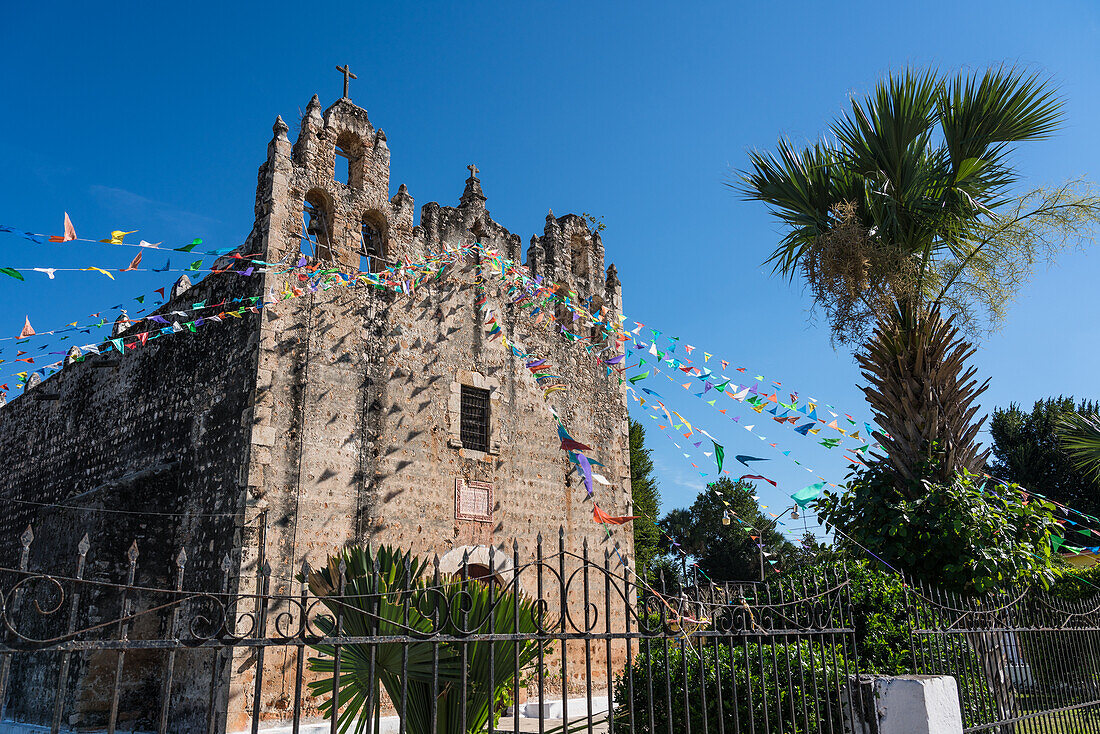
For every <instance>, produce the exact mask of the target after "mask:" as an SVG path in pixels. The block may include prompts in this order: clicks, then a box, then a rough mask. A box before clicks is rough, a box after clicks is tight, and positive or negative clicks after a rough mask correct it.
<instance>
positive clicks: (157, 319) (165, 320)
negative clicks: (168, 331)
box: [149, 316, 168, 324]
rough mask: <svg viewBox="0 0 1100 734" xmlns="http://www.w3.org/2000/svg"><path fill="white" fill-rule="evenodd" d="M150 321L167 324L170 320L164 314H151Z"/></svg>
mask: <svg viewBox="0 0 1100 734" xmlns="http://www.w3.org/2000/svg"><path fill="white" fill-rule="evenodd" d="M149 320H150V321H156V322H157V323H158V324H167V323H168V321H167V319H165V318H164V317H163V316H150V317H149Z"/></svg>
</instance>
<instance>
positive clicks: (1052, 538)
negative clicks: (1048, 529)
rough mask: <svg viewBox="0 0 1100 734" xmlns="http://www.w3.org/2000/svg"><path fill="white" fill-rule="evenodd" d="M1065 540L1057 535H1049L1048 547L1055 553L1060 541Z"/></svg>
mask: <svg viewBox="0 0 1100 734" xmlns="http://www.w3.org/2000/svg"><path fill="white" fill-rule="evenodd" d="M1065 542H1066V541H1065V538H1060V537H1058V536H1057V535H1051V536H1050V549H1051V550H1052V551H1054V552H1055V553H1057V552H1058V549H1059V548H1061V547H1062V543H1065Z"/></svg>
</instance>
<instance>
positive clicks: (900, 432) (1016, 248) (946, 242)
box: [740, 67, 1100, 499]
mask: <svg viewBox="0 0 1100 734" xmlns="http://www.w3.org/2000/svg"><path fill="white" fill-rule="evenodd" d="M1061 121H1062V101H1061V99H1060V98H1059V97H1058V95H1057V93H1056V91H1055V90H1054V89H1053V88H1052V86H1051V85H1050V83H1049V82H1048V81H1045V80H1043V79H1041V78H1039V76H1038V75H1036V74H1029V73H1026V72H1024V71H1021V70H1019V69H1016V68H1005V67H1000V68H992V69H989V70H987V71H985V72H982V73H968V72H959V73H954V74H941V73H939V72H938V71H936V70H927V71H913V70H908V71H905V72H904V73H901V74H891V75H889V76H888V77H887V78H886V79H884V80H882V81H880V82H879V83H878V84H877V85H876V87H875V90H874V92H873V93H872V94H871V95H869V96H868V97H867V98H866V99H863V100H859V99H853V100H852V103H851V110H850V112H849V113H847V114H845V115H843V116H842V117H841V118H840V119H838V120H837V121H836V122H835V123H834V124H833V125H832V126H831V128H830V132H831V133H832V136H831V137H830V138H828V139H822V140H821V141H819V142H817V143H815V144H813V145H811V146H809V147H806V148H803V149H801V150H800V149H798V148H797V147H796V146H794V145H793V144H792V143H791V142H789V141H787V140H780V142H779V144H778V150H777V152H776V153H775V154H766V153H760V152H754V153H752V154H751V165H750V169H749V170H748V171H745V172H742V174H741V183H740V189H741V191H742V192H743V193H744V194H745V195H746V196H747V198H749V199H752V200H758V201H762V202H764V203H765V204H767V205H768V206H769V207H770V209H771V211H772V212H773V213H774V214H775V215H776V217H777V218H778V219H779V220H780V222H782V224H783V226H784V229H785V230H786V234H785V236H784V237H783V239H782V240H781V242H780V243H779V246H778V247H777V248H776V249H775V251H774V252H773V253H772V255H771V257H770V258H769V262H771V263H772V264H773V265H774V267H775V270H776V271H777V272H778V273H780V274H782V275H784V276H786V277H788V278H791V279H793V278H794V277H795V276H796V275H801V276H802V278H803V279H804V280H805V282H806V284H807V286H808V287H809V290H810V292H811V294H812V296H813V299H814V303H815V306H816V307H817V308H819V309H820V310H821V311H823V312H824V313H825V315H826V316H827V317H828V320H829V325H830V328H831V330H832V334H833V337H834V339H835V340H836V341H837V342H839V343H841V344H848V343H852V344H856V345H858V348H857V353H858V362H859V365H860V367H861V369H862V372H863V375H864V377H865V378H866V379H867V380H868V382H869V383H870V384H869V386H868V387H865V388H864V392H865V394H866V396H867V398H868V401H869V403H870V405H871V408H872V410H873V412H874V414H875V418H876V420H877V421H878V424H879V425H880V426H881V427H882V428H883V431H882V432H881V433H876V435H875V437H876V438H877V439H878V441H879V442H880V443H881V444H882V446H883V448H884V449H885V454H884V455H880V456H878V457H876V458H877V460H878V461H880V462H882V463H884V464H886V465H887V466H888V467H889V468H890V469H891V472H892V474H893V476H894V478H895V480H896V481H895V487H896V489H897V490H898V491H900V492H902V493H903V494H906V495H907V496H908V498H909V499H915V498H916V497H917V496H918V495H919V493H920V491H921V490H920V487H921V486H922V485H921V484H920V482H919V480H920V479H923V478H926V477H927V478H930V479H933V480H935V481H937V482H940V483H950V482H953V481H954V479H955V475H956V474H957V473H959V472H960V471H962V470H970V471H972V472H977V471H979V470H981V469H982V468H983V466H984V464H985V453H984V452H982V451H981V450H980V449H979V447H978V444H977V440H976V439H977V434H978V431H979V430H980V426H981V422H982V421H981V420H977V421H976V420H975V414H976V412H977V409H978V406H977V405H975V404H974V401H975V399H976V398H977V397H978V396H979V395H980V394H981V393H982V392H983V391H984V390H985V387H986V384H985V383H979V381H978V380H976V379H973V378H974V375H975V370H974V369H973V368H972V367H968V366H967V362H968V360H969V358H970V357H971V355H972V354H973V347H972V346H971V345H970V344H969V343H968V342H967V341H965V340H964V339H963V336H962V335H967V336H970V337H973V336H977V335H980V334H982V333H985V332H988V331H992V330H995V329H997V328H998V327H999V326H1000V325H1001V324H1002V322H1003V320H1004V316H1005V305H1006V304H1007V303H1008V302H1009V301H1011V299H1012V297H1013V296H1014V295H1015V294H1016V292H1017V291H1018V290H1019V289H1020V287H1021V286H1022V285H1023V284H1024V283H1025V282H1026V280H1027V279H1028V277H1029V276H1030V274H1031V272H1032V270H1033V268H1034V265H1035V263H1037V262H1039V261H1042V260H1047V261H1049V260H1050V259H1051V258H1052V257H1053V256H1054V255H1055V254H1056V253H1057V252H1059V251H1061V250H1062V249H1064V248H1065V247H1066V246H1068V245H1070V244H1072V243H1076V242H1081V241H1083V240H1085V239H1088V238H1089V237H1090V236H1091V230H1092V227H1093V225H1094V224H1095V223H1096V222H1097V221H1100V197H1098V196H1097V195H1095V194H1094V192H1093V191H1092V190H1091V189H1090V188H1089V187H1087V186H1086V185H1084V184H1083V183H1082V182H1080V181H1074V182H1069V183H1066V184H1064V185H1061V186H1057V187H1054V188H1049V189H1036V190H1033V191H1031V192H1030V193H1025V194H1023V195H1017V194H1016V190H1015V186H1016V184H1017V183H1018V179H1019V177H1018V174H1017V171H1016V169H1015V167H1014V166H1013V164H1012V162H1011V154H1012V152H1013V150H1014V146H1015V144H1017V143H1021V142H1027V141H1034V140H1041V139H1044V138H1047V137H1050V135H1051V134H1053V133H1054V132H1055V130H1056V129H1057V128H1058V127H1059V125H1060V123H1061ZM960 330H961V332H960Z"/></svg>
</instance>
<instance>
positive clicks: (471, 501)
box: [455, 479, 493, 522]
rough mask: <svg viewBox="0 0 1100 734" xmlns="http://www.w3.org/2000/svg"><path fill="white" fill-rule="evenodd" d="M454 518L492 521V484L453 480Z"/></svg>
mask: <svg viewBox="0 0 1100 734" xmlns="http://www.w3.org/2000/svg"><path fill="white" fill-rule="evenodd" d="M455 519H456V520H475V521H477V522H492V521H493V485H492V484H490V483H489V482H468V481H466V480H465V479H456V480H455Z"/></svg>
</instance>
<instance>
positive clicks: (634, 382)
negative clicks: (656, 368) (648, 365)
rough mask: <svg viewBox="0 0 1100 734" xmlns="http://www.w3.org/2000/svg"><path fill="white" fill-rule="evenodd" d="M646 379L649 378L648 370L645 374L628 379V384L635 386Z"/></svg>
mask: <svg viewBox="0 0 1100 734" xmlns="http://www.w3.org/2000/svg"><path fill="white" fill-rule="evenodd" d="M647 377H649V370H646V371H645V372H643V373H642V374H640V375H634V376H633V377H631V378H630V383H631V384H632V385H636V384H638V382H639V381H641V380H644V379H645V378H647Z"/></svg>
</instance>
